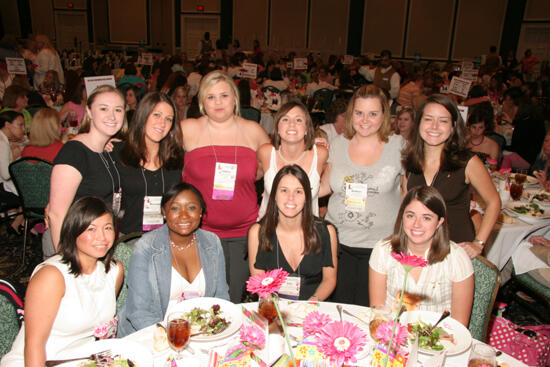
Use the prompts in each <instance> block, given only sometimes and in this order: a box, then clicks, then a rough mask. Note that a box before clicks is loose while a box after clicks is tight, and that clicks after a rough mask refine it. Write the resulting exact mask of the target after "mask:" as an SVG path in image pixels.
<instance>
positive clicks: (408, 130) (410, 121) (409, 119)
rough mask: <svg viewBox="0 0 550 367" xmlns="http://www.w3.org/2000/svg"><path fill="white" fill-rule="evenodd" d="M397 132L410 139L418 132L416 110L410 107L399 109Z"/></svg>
mask: <svg viewBox="0 0 550 367" xmlns="http://www.w3.org/2000/svg"><path fill="white" fill-rule="evenodd" d="M396 133H398V134H399V135H401V136H402V137H403V139H405V140H407V141H409V140H410V139H411V138H412V137H413V136H414V134H415V133H416V123H415V122H414V110H413V109H412V108H409V107H402V108H401V109H400V110H398V111H397V123H396Z"/></svg>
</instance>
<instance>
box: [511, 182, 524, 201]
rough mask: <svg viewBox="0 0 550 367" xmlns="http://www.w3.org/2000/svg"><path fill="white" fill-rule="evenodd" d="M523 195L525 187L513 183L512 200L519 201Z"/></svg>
mask: <svg viewBox="0 0 550 367" xmlns="http://www.w3.org/2000/svg"><path fill="white" fill-rule="evenodd" d="M522 194H523V185H522V184H519V183H515V182H513V183H512V185H510V196H511V197H512V200H519V199H520V198H521V195H522Z"/></svg>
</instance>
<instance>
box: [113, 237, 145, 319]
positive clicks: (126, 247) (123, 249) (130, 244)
mask: <svg viewBox="0 0 550 367" xmlns="http://www.w3.org/2000/svg"><path fill="white" fill-rule="evenodd" d="M142 235H143V232H132V233H128V234H127V235H124V236H122V237H120V238H119V239H118V240H117V241H116V245H115V246H116V248H115V253H114V256H113V257H114V258H115V259H117V260H118V261H120V262H121V263H122V266H124V273H125V274H124V281H123V283H122V287H120V292H119V293H118V297H117V300H116V311H117V312H118V310H119V309H120V308H121V307H122V306H123V305H124V303H126V298H127V297H128V284H127V283H126V278H127V274H128V270H129V268H130V258H131V257H132V252H133V251H134V243H135V240H138V239H139V238H140V237H141V236H142Z"/></svg>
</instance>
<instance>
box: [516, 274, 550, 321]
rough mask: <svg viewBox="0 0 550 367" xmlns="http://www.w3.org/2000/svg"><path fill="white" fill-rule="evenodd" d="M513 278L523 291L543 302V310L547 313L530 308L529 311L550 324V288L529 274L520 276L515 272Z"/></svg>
mask: <svg viewBox="0 0 550 367" xmlns="http://www.w3.org/2000/svg"><path fill="white" fill-rule="evenodd" d="M512 277H513V279H515V280H516V281H517V282H518V283H519V285H521V290H524V291H526V292H527V293H528V294H529V295H533V296H534V297H535V298H536V299H537V300H538V301H540V302H542V304H543V305H544V306H543V307H542V309H543V310H546V311H545V312H543V313H541V312H540V311H539V310H538V308H535V307H529V309H530V310H531V311H533V313H535V314H536V315H537V316H538V317H539V318H540V319H541V320H544V322H545V323H548V322H550V316H549V315H548V310H550V288H548V287H546V286H544V285H543V284H541V283H539V282H538V281H537V280H536V279H535V278H533V277H532V276H531V275H529V273H523V274H519V275H518V274H516V273H515V271H514V272H513V273H512Z"/></svg>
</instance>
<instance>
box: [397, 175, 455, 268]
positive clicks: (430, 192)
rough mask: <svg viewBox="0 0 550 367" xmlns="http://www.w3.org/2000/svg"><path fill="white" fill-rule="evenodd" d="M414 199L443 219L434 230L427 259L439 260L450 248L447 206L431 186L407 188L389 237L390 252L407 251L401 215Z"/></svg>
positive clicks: (442, 258) (433, 261) (431, 260)
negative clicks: (407, 190)
mask: <svg viewBox="0 0 550 367" xmlns="http://www.w3.org/2000/svg"><path fill="white" fill-rule="evenodd" d="M414 200H418V201H419V202H421V203H422V204H424V205H425V206H426V207H427V208H428V209H430V210H431V211H432V212H434V213H435V215H437V220H439V219H441V218H444V219H445V220H444V221H443V223H441V225H440V226H439V227H438V228H437V229H436V230H435V233H434V236H433V239H432V244H431V246H430V251H429V252H428V259H427V260H428V263H429V264H435V263H438V262H441V261H443V260H444V259H445V257H447V255H448V254H449V252H450V250H451V245H450V240H449V228H448V225H447V206H446V205H445V200H443V197H442V196H441V194H440V193H439V191H437V189H434V188H433V187H431V186H417V187H415V188H413V189H411V190H409V192H407V195H405V198H404V199H403V202H402V203H401V207H400V208H399V213H398V214H397V219H396V220H395V226H394V228H393V235H392V236H391V239H390V243H391V247H392V252H394V253H400V252H402V253H404V254H406V253H407V251H408V249H407V240H408V239H407V234H406V233H405V231H404V230H403V215H404V213H405V208H406V207H407V206H408V205H409V204H410V203H411V202H412V201H414Z"/></svg>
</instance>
